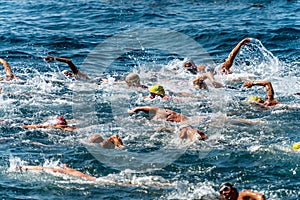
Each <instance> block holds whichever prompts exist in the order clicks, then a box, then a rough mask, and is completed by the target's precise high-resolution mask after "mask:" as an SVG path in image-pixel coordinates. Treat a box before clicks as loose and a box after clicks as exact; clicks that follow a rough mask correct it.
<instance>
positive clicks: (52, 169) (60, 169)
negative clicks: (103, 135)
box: [16, 164, 96, 181]
mask: <svg viewBox="0 0 300 200" xmlns="http://www.w3.org/2000/svg"><path fill="white" fill-rule="evenodd" d="M16 169H17V170H20V171H21V172H24V171H29V170H30V171H45V172H47V171H48V172H54V173H62V174H68V175H72V176H76V177H80V178H83V179H86V180H90V181H94V180H96V178H95V177H93V176H90V175H87V174H84V173H82V172H80V171H77V170H75V169H72V168H71V167H70V166H69V165H67V164H62V165H60V167H43V166H16Z"/></svg>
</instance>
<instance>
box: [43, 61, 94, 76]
mask: <svg viewBox="0 0 300 200" xmlns="http://www.w3.org/2000/svg"><path fill="white" fill-rule="evenodd" d="M45 60H46V61H48V62H52V61H54V60H56V61H59V62H63V63H67V64H68V65H69V67H70V69H71V70H72V72H69V71H63V73H64V75H65V76H66V77H75V78H76V79H89V77H88V76H87V75H86V74H84V73H82V72H81V71H79V70H78V68H77V67H76V66H75V65H74V63H73V62H72V61H71V60H70V59H68V58H59V57H54V56H46V57H45Z"/></svg>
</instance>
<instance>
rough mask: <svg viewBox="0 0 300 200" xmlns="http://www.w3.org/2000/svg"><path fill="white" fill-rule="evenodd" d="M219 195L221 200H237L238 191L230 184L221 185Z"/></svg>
mask: <svg viewBox="0 0 300 200" xmlns="http://www.w3.org/2000/svg"><path fill="white" fill-rule="evenodd" d="M219 192H220V195H221V198H222V199H223V200H229V199H237V198H238V191H237V189H236V188H235V187H233V184H232V183H223V184H221V186H220V190H219Z"/></svg>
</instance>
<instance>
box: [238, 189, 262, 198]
mask: <svg viewBox="0 0 300 200" xmlns="http://www.w3.org/2000/svg"><path fill="white" fill-rule="evenodd" d="M249 198H250V199H255V200H265V199H266V198H265V196H264V195H263V194H260V193H258V192H252V191H250V190H244V191H242V192H240V193H239V197H238V199H237V200H243V199H249Z"/></svg>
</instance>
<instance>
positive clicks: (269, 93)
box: [243, 80, 279, 106]
mask: <svg viewBox="0 0 300 200" xmlns="http://www.w3.org/2000/svg"><path fill="white" fill-rule="evenodd" d="M253 85H260V86H264V87H265V88H266V101H265V102H263V105H265V106H274V105H276V104H279V102H278V101H277V100H276V99H275V98H274V90H273V87H272V84H271V82H269V81H251V80H248V81H246V82H245V83H244V84H243V86H244V87H247V88H251V87H252V86H253Z"/></svg>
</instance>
